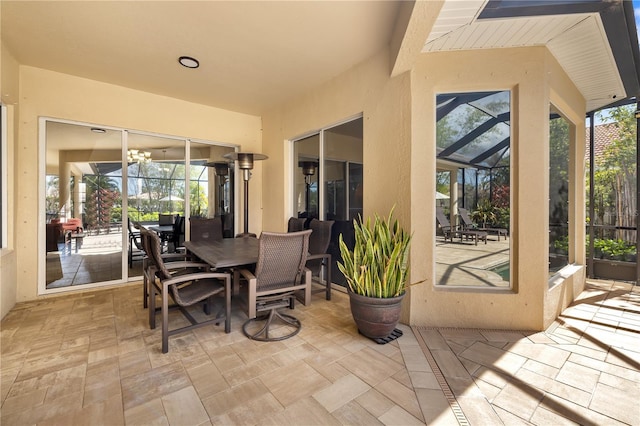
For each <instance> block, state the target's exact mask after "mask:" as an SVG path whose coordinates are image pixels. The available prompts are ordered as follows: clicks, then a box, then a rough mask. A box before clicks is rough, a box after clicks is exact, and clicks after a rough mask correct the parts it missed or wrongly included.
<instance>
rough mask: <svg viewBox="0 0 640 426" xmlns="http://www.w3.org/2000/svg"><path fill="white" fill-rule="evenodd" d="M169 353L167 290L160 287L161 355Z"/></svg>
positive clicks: (164, 287)
mask: <svg viewBox="0 0 640 426" xmlns="http://www.w3.org/2000/svg"><path fill="white" fill-rule="evenodd" d="M167 352H169V288H168V286H166V285H163V286H162V353H163V354H166V353H167Z"/></svg>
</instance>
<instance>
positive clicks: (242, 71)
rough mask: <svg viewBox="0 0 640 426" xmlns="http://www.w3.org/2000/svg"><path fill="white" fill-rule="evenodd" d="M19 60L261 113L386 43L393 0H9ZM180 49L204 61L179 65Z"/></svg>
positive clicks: (6, 32) (7, 17) (6, 24)
mask: <svg viewBox="0 0 640 426" xmlns="http://www.w3.org/2000/svg"><path fill="white" fill-rule="evenodd" d="M0 3H1V7H2V12H1V13H2V40H3V42H4V43H5V44H6V46H8V47H9V49H10V51H11V52H12V53H13V55H14V56H15V57H16V59H17V61H18V62H20V63H23V64H27V65H31V66H34V67H39V68H45V69H51V70H54V71H59V72H63V73H67V74H72V75H77V76H81V77H87V78H90V79H94V80H99V81H105V82H109V83H114V84H117V85H121V86H125V87H131V88H135V89H138V90H142V91H147V92H152V93H157V94H161V95H166V96H170V97H174V98H178V99H185V100H189V101H192V102H196V103H201V104H205V105H211V106H216V107H220V108H223V109H228V110H231V111H238V112H244V113H249V114H256V115H259V114H260V113H261V111H263V110H264V109H265V108H267V107H269V106H270V105H275V104H278V103H280V102H283V101H285V100H287V99H289V98H292V97H295V96H297V95H300V94H303V93H305V92H306V91H308V90H309V89H311V88H312V87H314V86H317V85H318V84H321V83H322V82H325V81H328V80H330V79H332V78H333V77H335V76H336V75H338V74H340V73H342V72H344V71H345V70H346V69H349V68H351V67H353V66H354V65H356V64H358V63H359V62H361V61H363V60H364V59H366V58H368V57H370V56H372V55H373V54H374V53H376V52H378V51H379V50H380V49H382V48H383V47H384V46H386V45H387V44H388V41H389V39H390V37H391V32H392V30H393V25H394V22H395V17H396V14H397V10H398V6H399V3H398V2H390V1H372V2H369V1H344V2H343V1H337V2H333V1H329V2H327V1H301V2H292V1H283V2H272V1H255V2H253V1H108V2H102V1H66V2H65V1H46V2H37V1H34V2H32V1H7V0H2V2H0ZM182 55H187V56H192V57H194V58H197V59H198V60H199V61H200V67H199V68H198V69H187V68H184V67H182V66H180V65H179V63H178V58H179V57H180V56H182Z"/></svg>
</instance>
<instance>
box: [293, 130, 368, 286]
mask: <svg viewBox="0 0 640 426" xmlns="http://www.w3.org/2000/svg"><path fill="white" fill-rule="evenodd" d="M362 133H363V132H362V118H357V119H355V120H350V121H347V122H344V123H342V124H339V125H336V126H333V127H328V128H326V129H322V130H320V131H319V132H318V133H313V134H311V135H307V136H305V137H302V138H299V139H296V140H294V141H293V153H294V164H293V211H292V216H294V217H303V218H307V219H309V220H311V219H319V220H332V221H334V224H333V231H332V240H331V243H330V244H329V252H330V253H331V254H332V259H333V264H332V279H333V281H334V283H338V284H341V285H345V284H346V282H344V277H343V276H342V274H340V273H339V271H338V268H337V263H336V262H338V261H340V260H341V257H340V249H339V246H338V237H339V235H340V234H342V235H343V237H344V240H345V242H347V244H348V245H349V244H351V243H352V241H351V238H350V235H353V219H357V218H358V216H359V215H362V190H363V186H362V182H363V179H362V174H363V161H362V144H363V140H362Z"/></svg>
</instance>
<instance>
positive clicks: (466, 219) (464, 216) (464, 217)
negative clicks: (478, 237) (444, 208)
mask: <svg viewBox="0 0 640 426" xmlns="http://www.w3.org/2000/svg"><path fill="white" fill-rule="evenodd" d="M458 215H459V216H460V220H461V221H462V225H463V226H464V227H465V228H469V227H473V226H475V223H473V220H471V217H470V216H469V210H467V209H465V208H462V207H458Z"/></svg>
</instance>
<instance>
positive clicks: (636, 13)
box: [633, 0, 640, 30]
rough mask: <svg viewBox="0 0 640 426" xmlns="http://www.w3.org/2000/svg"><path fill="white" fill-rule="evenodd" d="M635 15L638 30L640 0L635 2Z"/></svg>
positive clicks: (639, 23)
mask: <svg viewBox="0 0 640 426" xmlns="http://www.w3.org/2000/svg"><path fill="white" fill-rule="evenodd" d="M633 12H634V13H633V14H634V15H635V17H636V30H637V29H638V28H640V0H633Z"/></svg>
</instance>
